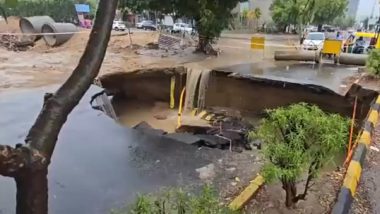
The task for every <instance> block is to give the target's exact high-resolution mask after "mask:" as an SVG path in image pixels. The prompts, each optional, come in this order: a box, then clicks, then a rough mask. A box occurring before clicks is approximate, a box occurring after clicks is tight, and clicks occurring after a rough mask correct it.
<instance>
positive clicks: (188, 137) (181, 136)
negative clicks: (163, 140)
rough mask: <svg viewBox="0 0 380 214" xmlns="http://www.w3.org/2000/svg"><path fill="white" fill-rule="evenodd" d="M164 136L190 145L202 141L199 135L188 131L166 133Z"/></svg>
mask: <svg viewBox="0 0 380 214" xmlns="http://www.w3.org/2000/svg"><path fill="white" fill-rule="evenodd" d="M165 136H166V137H168V138H170V139H173V140H176V141H179V142H182V143H186V144H190V145H193V144H201V141H202V140H201V139H200V138H199V137H197V136H195V135H193V134H190V133H170V134H166V135H165Z"/></svg>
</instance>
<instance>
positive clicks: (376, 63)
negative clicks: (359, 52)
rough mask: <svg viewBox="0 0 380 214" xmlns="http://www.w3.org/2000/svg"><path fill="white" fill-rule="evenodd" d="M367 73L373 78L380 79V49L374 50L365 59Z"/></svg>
mask: <svg viewBox="0 0 380 214" xmlns="http://www.w3.org/2000/svg"><path fill="white" fill-rule="evenodd" d="M367 69H368V72H369V73H370V74H371V75H372V76H375V77H380V49H374V50H372V51H371V52H370V53H369V56H368V59H367Z"/></svg>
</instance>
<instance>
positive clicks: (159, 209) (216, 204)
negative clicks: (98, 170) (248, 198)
mask: <svg viewBox="0 0 380 214" xmlns="http://www.w3.org/2000/svg"><path fill="white" fill-rule="evenodd" d="M238 213H240V212H236V211H231V210H230V209H229V208H228V207H227V206H225V205H223V204H221V203H220V201H219V199H218V197H217V194H216V192H215V190H214V189H213V188H212V187H210V186H205V187H203V189H202V191H201V192H200V193H199V194H192V193H188V192H185V191H184V190H182V189H176V190H169V191H164V192H162V193H159V194H158V195H156V196H153V195H139V196H138V197H137V199H136V201H135V202H134V203H133V204H131V205H129V206H127V207H125V208H122V209H119V210H112V211H111V214H238Z"/></svg>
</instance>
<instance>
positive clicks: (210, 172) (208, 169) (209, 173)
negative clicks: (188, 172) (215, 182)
mask: <svg viewBox="0 0 380 214" xmlns="http://www.w3.org/2000/svg"><path fill="white" fill-rule="evenodd" d="M195 171H196V172H198V173H199V178H200V179H201V180H204V181H209V180H212V179H213V178H214V177H215V166H214V164H212V163H211V164H208V165H206V166H204V167H202V168H198V169H196V170H195Z"/></svg>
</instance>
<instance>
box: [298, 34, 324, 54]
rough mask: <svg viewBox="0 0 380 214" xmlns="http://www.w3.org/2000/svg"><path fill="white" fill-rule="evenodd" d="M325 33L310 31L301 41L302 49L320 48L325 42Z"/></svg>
mask: <svg viewBox="0 0 380 214" xmlns="http://www.w3.org/2000/svg"><path fill="white" fill-rule="evenodd" d="M325 39H326V38H325V34H324V33H320V32H310V33H309V34H308V35H307V36H306V38H305V40H304V41H303V43H302V48H303V49H304V50H314V51H316V50H321V49H322V48H323V44H324V42H325Z"/></svg>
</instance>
